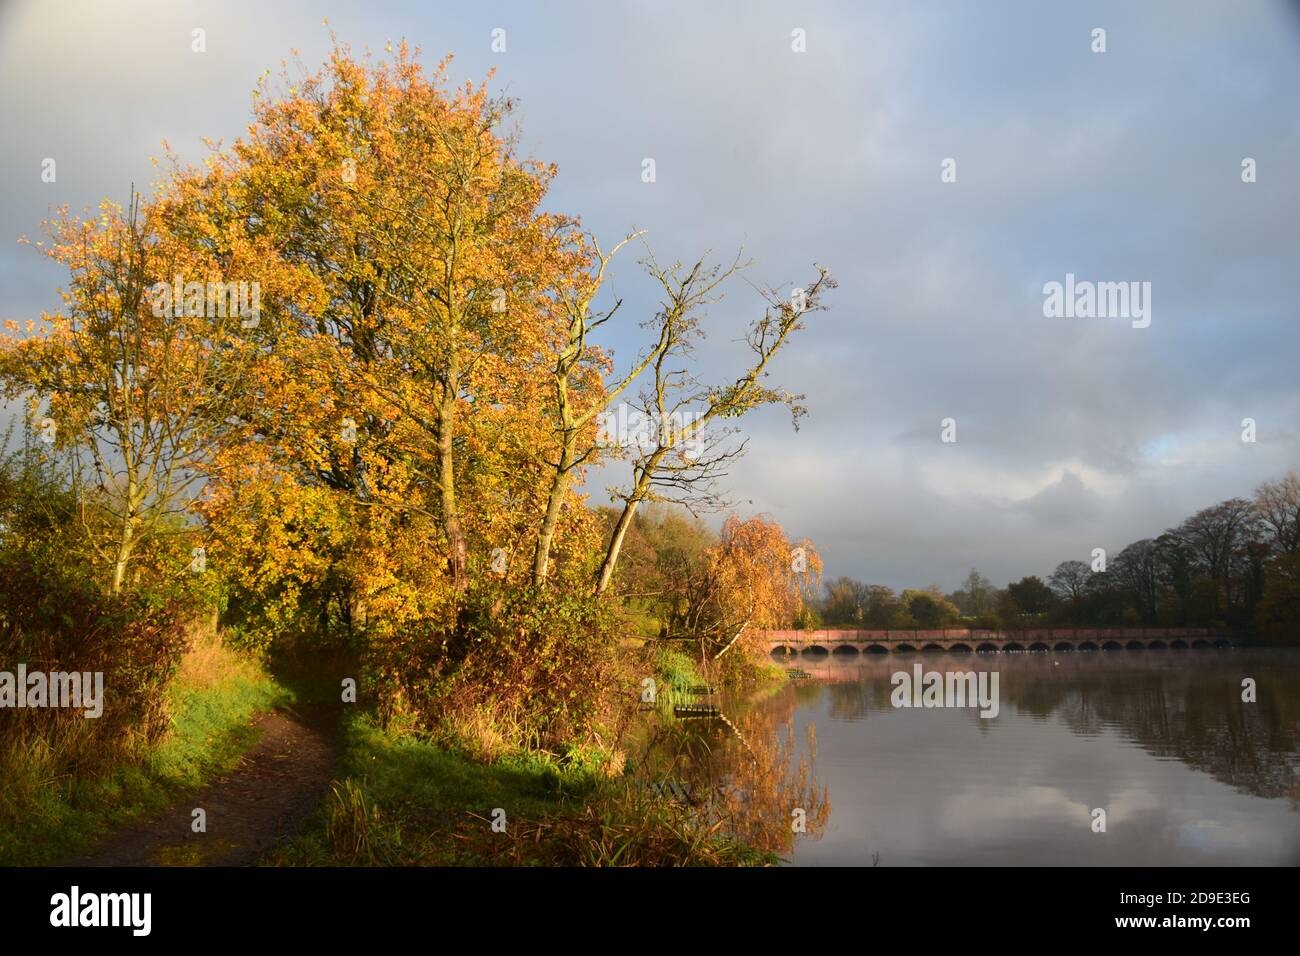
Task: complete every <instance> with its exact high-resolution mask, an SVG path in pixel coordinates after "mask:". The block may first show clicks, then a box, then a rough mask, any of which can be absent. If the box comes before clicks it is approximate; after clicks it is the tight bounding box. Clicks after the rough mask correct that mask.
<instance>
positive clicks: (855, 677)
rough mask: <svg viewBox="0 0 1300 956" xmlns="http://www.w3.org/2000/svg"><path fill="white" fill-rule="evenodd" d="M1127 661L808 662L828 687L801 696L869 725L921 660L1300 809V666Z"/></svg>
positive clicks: (1291, 661)
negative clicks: (983, 676) (997, 675)
mask: <svg viewBox="0 0 1300 956" xmlns="http://www.w3.org/2000/svg"><path fill="white" fill-rule="evenodd" d="M1130 653H1131V652H1114V654H1110V653H1097V654H1078V653H1073V654H1067V653H1053V654H1047V655H1043V656H1041V657H1040V656H1038V655H1033V656H1032V657H1029V656H1019V655H1018V656H1016V657H1011V656H1008V655H979V656H974V655H938V654H936V655H933V656H921V657H906V658H904V657H889V658H881V659H873V660H866V661H859V662H855V663H853V664H839V663H832V664H829V665H825V666H817V665H812V666H811V667H810V665H809V664H807V663H803V662H801V665H800V666H802V667H805V668H809V669H810V670H811V672H812V673H813V675H814V676H815V677H817V678H819V680H817V681H815V682H814V681H809V682H803V683H802V686H800V687H799V689H798V692H797V693H798V695H799V699H800V703H812V702H813V701H814V700H816V698H817V697H818V696H819V695H821V694H827V695H828V696H829V698H830V699H829V705H830V706H829V710H830V714H831V716H832V717H834V718H835V719H837V720H850V721H855V720H864V719H867V718H868V716H869V714H870V712H871V711H873V710H875V711H884V710H890V709H892V708H891V705H890V702H889V694H890V690H891V685H890V683H889V679H890V675H892V674H893V673H894V672H896V671H898V670H908V671H910V670H911V668H912V666H913V664H914V663H916V662H917V661H918V660H919V661H921V663H922V665H923V667H924V669H925V670H926V671H927V672H928V671H931V670H937V671H949V670H962V671H966V670H974V671H989V670H997V671H1000V672H1001V675H1002V676H1001V680H1000V692H1001V696H1002V706H1003V707H1004V708H1005V707H1007V706H1008V705H1014V706H1015V708H1016V709H1017V711H1018V712H1020V713H1022V714H1026V715H1029V716H1032V717H1038V718H1042V719H1047V718H1051V717H1055V718H1056V719H1058V720H1061V721H1062V722H1063V723H1064V724H1065V725H1066V726H1067V727H1068V728H1069V729H1070V731H1071V732H1072V733H1075V734H1079V735H1094V734H1099V733H1101V732H1102V731H1103V730H1105V729H1106V728H1111V729H1115V730H1118V731H1119V732H1120V733H1122V734H1124V735H1125V736H1127V737H1129V738H1130V739H1132V740H1133V741H1134V742H1136V743H1138V744H1139V745H1141V746H1142V747H1143V749H1145V750H1146V751H1147V752H1149V753H1151V754H1152V755H1154V756H1157V757H1168V758H1177V759H1179V760H1181V761H1183V762H1184V763H1186V764H1187V765H1189V766H1191V767H1193V768H1195V769H1197V770H1200V771H1202V772H1204V773H1208V774H1210V775H1211V776H1212V777H1214V779H1216V780H1219V781H1221V782H1223V783H1226V784H1228V785H1230V786H1233V787H1235V788H1237V789H1240V790H1243V791H1245V792H1247V793H1251V794H1254V795H1256V796H1261V797H1289V798H1290V799H1291V800H1292V801H1294V802H1296V803H1297V805H1300V754H1298V750H1300V656H1297V655H1295V654H1293V653H1289V652H1287V651H1281V650H1279V651H1263V650H1261V651H1235V652H1227V653H1218V652H1204V653H1202V652H1187V653H1184V652H1173V651H1169V652H1155V651H1144V652H1138V654H1137V656H1129V655H1130ZM1243 677H1253V678H1254V679H1255V680H1256V682H1257V684H1258V693H1257V697H1258V700H1257V702H1256V703H1250V704H1248V703H1244V702H1243V701H1242V700H1241V690H1242V688H1241V680H1242V678H1243ZM846 678H849V679H846ZM1004 712H1005V711H1004ZM986 723H987V722H981V727H985V724H986ZM985 729H991V728H987V727H985Z"/></svg>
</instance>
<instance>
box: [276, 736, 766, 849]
mask: <svg viewBox="0 0 1300 956" xmlns="http://www.w3.org/2000/svg"><path fill="white" fill-rule="evenodd" d="M344 745H345V755H344V759H343V762H342V765H341V768H340V775H339V777H338V779H336V780H335V782H334V783H333V785H332V787H331V791H330V794H329V795H328V796H327V798H326V801H325V803H324V805H323V806H322V807H321V809H320V810H319V811H318V812H317V814H316V816H315V818H314V819H313V822H312V823H311V825H310V826H309V827H308V830H307V831H306V833H304V834H303V835H302V836H300V837H299V838H298V839H296V840H295V841H294V842H293V843H292V844H290V845H289V846H288V847H286V848H284V849H282V850H278V851H276V852H274V853H273V854H271V855H270V856H269V857H268V858H267V859H265V860H264V861H263V862H264V863H266V864H270V865H288V866H331V865H344V866H385V865H387V866H412V865H415V866H475V865H503V864H504V865H523V866H545V865H610V864H615V863H620V862H622V863H631V864H642V865H647V864H650V865H654V864H664V863H669V864H684V863H687V864H705V865H708V864H724V865H737V864H742V865H743V864H768V863H771V862H773V861H774V859H775V858H774V857H772V856H771V855H770V854H763V853H761V852H759V851H756V850H753V849H751V848H749V847H745V846H742V845H739V844H736V843H734V842H731V841H727V840H725V839H723V838H721V837H719V836H718V835H717V834H716V833H714V832H713V831H711V830H709V829H708V828H706V827H701V826H697V825H696V823H695V821H694V820H693V819H691V818H690V817H689V814H688V813H687V812H686V811H685V810H684V809H683V808H680V807H674V806H671V805H667V804H665V803H664V802H663V801H658V800H655V799H652V798H647V797H645V796H644V795H642V794H641V792H640V790H639V788H637V787H635V786H634V785H630V784H629V782H628V781H627V780H625V779H622V778H615V779H610V778H609V777H607V776H605V775H604V774H602V773H601V772H600V771H599V770H598V769H595V768H596V767H597V766H598V765H599V761H597V760H595V759H593V758H592V756H591V755H590V754H570V755H565V756H562V757H556V756H554V755H549V754H537V753H526V752H515V753H511V754H508V755H506V756H504V757H501V758H498V759H496V760H494V761H491V762H480V761H475V760H473V759H471V758H470V757H469V756H468V755H467V754H466V753H465V752H462V751H459V750H457V749H455V748H454V747H448V746H446V745H443V744H439V743H436V742H434V741H432V740H427V739H422V738H418V737H414V736H400V735H396V734H392V733H388V732H385V731H384V730H382V729H380V728H379V727H377V726H375V724H374V723H372V722H371V720H370V719H369V718H368V717H365V716H355V717H351V718H349V719H348V721H347V724H346V728H345V731H344ZM497 808H500V809H502V810H504V811H505V823H506V832H505V833H496V832H494V831H493V829H492V821H493V814H494V810H496V809H497Z"/></svg>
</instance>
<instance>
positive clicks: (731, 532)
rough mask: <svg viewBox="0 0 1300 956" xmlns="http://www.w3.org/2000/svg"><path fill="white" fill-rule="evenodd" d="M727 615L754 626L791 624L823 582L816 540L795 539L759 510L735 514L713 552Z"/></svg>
mask: <svg viewBox="0 0 1300 956" xmlns="http://www.w3.org/2000/svg"><path fill="white" fill-rule="evenodd" d="M709 563H710V567H711V569H712V571H713V573H714V574H715V575H716V577H717V581H718V585H719V588H718V594H719V601H720V603H721V605H722V608H723V615H724V618H725V619H727V620H729V621H732V622H734V624H735V625H739V624H740V623H741V622H743V621H748V622H749V627H751V628H753V629H763V628H779V627H788V626H789V624H790V621H791V620H792V619H793V618H794V616H795V612H796V611H797V610H799V609H800V608H801V607H802V606H803V604H804V602H805V601H807V600H808V598H810V597H811V596H812V595H813V594H815V593H816V591H817V589H818V588H819V587H820V584H821V573H822V561H821V557H820V555H818V554H817V550H816V548H814V547H813V544H812V542H811V541H808V540H806V539H805V540H803V541H799V542H795V543H792V542H790V541H789V540H787V538H786V536H785V532H784V531H783V530H782V528H781V526H780V525H779V524H777V523H776V522H775V521H773V520H772V519H771V518H770V517H767V516H764V515H759V516H757V517H754V518H750V519H749V520H747V521H742V520H741V519H740V518H738V517H737V516H735V515H731V516H729V517H728V518H727V520H726V521H725V522H724V523H723V526H722V540H721V541H720V542H719V543H718V544H717V545H715V546H714V547H713V548H711V549H710V551H709Z"/></svg>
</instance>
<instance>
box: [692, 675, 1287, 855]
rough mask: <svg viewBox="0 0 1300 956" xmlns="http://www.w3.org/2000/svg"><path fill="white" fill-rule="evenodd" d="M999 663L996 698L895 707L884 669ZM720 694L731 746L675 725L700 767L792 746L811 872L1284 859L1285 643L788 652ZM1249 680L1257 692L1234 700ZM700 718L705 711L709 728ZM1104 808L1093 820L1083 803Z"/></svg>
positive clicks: (724, 734) (717, 734)
mask: <svg viewBox="0 0 1300 956" xmlns="http://www.w3.org/2000/svg"><path fill="white" fill-rule="evenodd" d="M918 660H919V661H921V662H922V663H923V664H924V667H925V670H926V671H930V670H936V671H941V672H942V671H948V670H961V671H969V670H975V671H981V670H997V671H998V672H999V673H1000V690H1001V709H1000V713H999V715H998V717H996V718H994V719H991V720H990V719H980V718H979V716H978V713H977V711H976V710H974V709H944V708H935V709H924V708H911V709H895V708H894V707H893V706H892V705H891V703H890V693H891V691H892V689H893V688H892V687H891V684H890V675H891V674H893V673H894V672H896V671H899V670H909V671H910V670H911V668H912V665H913V663H914V662H915V661H918ZM794 666H796V667H798V668H799V669H801V670H803V671H805V672H808V674H809V675H810V676H809V678H808V679H802V680H792V681H790V682H789V684H787V685H784V686H781V687H779V688H778V689H777V690H776V691H775V692H770V693H768V694H767V695H766V696H765V697H763V698H762V699H758V700H751V701H728V702H726V707H724V711H725V712H726V713H727V714H728V715H729V717H730V718H731V721H732V723H733V724H735V726H736V727H737V728H744V736H745V737H746V742H745V743H742V742H741V741H740V740H738V739H737V737H736V735H735V734H734V733H731V732H729V731H727V730H726V729H725V727H722V726H710V727H703V726H699V727H696V726H693V725H692V722H682V723H681V724H680V725H679V726H678V728H677V730H676V731H675V733H677V734H679V735H680V736H681V739H679V740H678V741H677V744H679V745H681V744H682V743H683V742H684V740H686V739H688V738H689V739H692V740H694V741H695V742H696V744H697V745H702V746H703V747H704V749H705V750H706V751H707V753H708V758H707V760H706V761H705V763H707V764H708V766H709V767H710V771H711V773H713V774H715V775H716V774H718V773H723V774H725V773H727V772H729V771H728V767H729V763H728V761H734V760H736V759H738V754H740V753H744V752H746V751H747V750H753V749H759V750H762V749H763V748H764V747H779V742H781V741H786V740H789V741H792V742H793V745H794V747H795V749H796V750H797V753H788V754H786V755H785V758H784V759H786V760H787V761H794V762H795V763H798V762H799V761H800V760H802V761H804V762H805V763H806V764H807V763H808V761H809V758H810V757H812V756H813V755H814V754H813V751H812V750H811V749H810V748H809V746H808V744H807V742H806V738H807V734H808V732H809V729H810V727H815V740H816V748H815V749H816V752H815V757H816V760H815V763H814V764H809V766H810V767H812V766H815V771H816V777H817V783H818V784H819V785H822V786H824V787H825V791H826V794H827V796H828V798H829V802H830V804H831V805H833V808H834V809H833V811H832V812H830V813H829V817H828V818H827V820H826V825H825V828H824V831H821V830H819V831H818V833H816V834H813V835H812V836H810V837H808V838H804V839H800V840H796V841H794V845H793V859H794V862H795V863H797V864H801V865H808V864H868V865H869V864H870V863H872V861H873V859H874V858H875V856H876V854H879V860H880V862H881V864H882V865H909V864H910V865H915V864H980V865H1016V864H1035V865H1053V864H1066V865H1093V864H1112V865H1202V864H1214V865H1252V864H1273V865H1277V864H1300V812H1298V811H1300V752H1298V744H1300V651H1279V650H1271V651H1264V650H1259V651H1189V652H1171V651H1165V652H1158V651H1157V652H1152V651H1145V652H1143V651H1123V652H1115V653H1093V654H1079V653H1073V654H1068V653H1054V652H1053V653H1047V654H990V655H972V654H955V655H948V654H925V655H907V656H904V655H890V656H883V657H877V656H864V657H861V658H848V659H847V660H845V659H843V658H841V657H839V656H835V657H822V658H812V657H801V658H799V659H798V660H797V663H796V664H795V665H794ZM1245 677H1251V678H1254V679H1255V681H1256V682H1257V685H1258V691H1257V697H1258V699H1257V702H1256V703H1243V702H1242V700H1241V682H1242V679H1243V678H1245ZM709 723H711V724H717V723H718V722H709ZM1097 807H1101V808H1104V809H1105V811H1106V822H1107V827H1106V832H1105V833H1095V832H1093V830H1092V826H1091V823H1092V810H1093V809H1094V808H1097Z"/></svg>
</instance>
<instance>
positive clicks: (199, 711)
mask: <svg viewBox="0 0 1300 956" xmlns="http://www.w3.org/2000/svg"><path fill="white" fill-rule="evenodd" d="M167 696H168V711H169V713H170V715H171V728H170V730H169V731H168V733H167V734H166V736H165V737H164V738H163V739H162V740H161V741H159V742H158V743H157V744H155V745H154V746H152V747H149V748H144V749H142V751H141V752H140V753H139V754H138V755H137V756H136V757H134V758H132V759H127V760H124V761H122V762H120V763H117V764H115V765H113V766H109V767H101V768H94V769H93V770H88V771H87V772H85V773H75V774H69V773H66V772H55V771H54V770H52V769H51V768H52V767H53V766H55V765H56V761H55V760H53V759H52V758H53V755H54V752H55V751H56V749H57V747H58V742H57V739H56V740H53V741H49V740H47V741H42V742H40V743H38V744H37V745H35V746H30V747H27V748H25V749H24V750H22V751H21V752H19V751H17V750H15V749H13V748H10V749H9V750H7V751H5V752H3V753H0V768H2V769H0V865H4V866H40V865H50V864H57V863H59V862H61V861H64V860H67V859H69V858H75V857H77V856H80V855H81V854H84V853H86V852H87V851H88V850H90V849H91V848H93V846H94V845H95V843H97V842H98V841H99V840H100V839H101V838H102V837H104V836H105V835H107V834H109V833H110V832H112V831H113V830H115V829H117V828H119V827H121V826H123V825H125V824H127V823H130V822H132V821H134V820H136V819H138V818H139V817H141V816H143V815H145V814H147V813H150V812H154V811H157V810H161V809H163V808H165V807H168V806H170V805H172V804H173V803H175V802H176V801H177V800H179V799H181V798H182V797H183V796H185V794H187V793H190V792H192V791H194V790H195V789H197V788H198V787H200V786H201V785H202V784H204V783H206V782H207V781H209V780H211V779H212V778H213V777H215V776H217V775H219V774H221V773H224V772H226V771H227V770H229V769H231V768H232V767H233V766H234V764H235V762H236V761H237V760H238V758H239V756H240V755H241V754H243V753H244V752H245V751H246V750H248V749H249V748H250V747H251V746H252V745H253V744H254V743H255V742H256V739H257V731H256V730H255V729H254V728H252V727H251V726H250V722H251V720H252V718H253V717H254V716H255V715H256V714H257V713H259V712H262V711H265V710H270V709H273V708H274V707H277V706H279V705H281V704H285V703H288V702H290V701H291V700H292V698H293V695H292V693H291V692H290V691H289V690H288V689H286V688H285V687H283V686H282V685H281V684H279V683H277V682H276V681H275V680H274V679H273V678H272V677H270V676H269V675H268V674H267V673H266V672H265V671H264V670H263V669H262V668H261V667H260V666H258V665H257V664H255V663H253V662H252V661H250V660H248V659H247V658H245V657H243V656H242V655H240V654H237V653H236V652H235V651H233V650H231V649H230V648H228V647H226V646H225V645H224V644H222V643H221V641H220V639H219V638H218V637H215V636H213V635H210V634H208V635H202V636H199V637H198V638H196V640H195V641H194V643H193V645H192V646H191V648H190V650H189V651H188V652H187V653H186V655H185V656H184V657H183V658H182V660H181V663H180V666H179V668H178V669H177V673H176V675H175V677H174V678H173V679H172V682H171V684H170V686H169V687H168V691H167ZM81 720H82V718H80V717H76V716H72V717H70V721H81ZM67 732H69V733H78V732H84V730H82V729H81V728H80V727H79V726H77V725H75V724H71V723H70V725H69V727H68V730H67Z"/></svg>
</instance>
